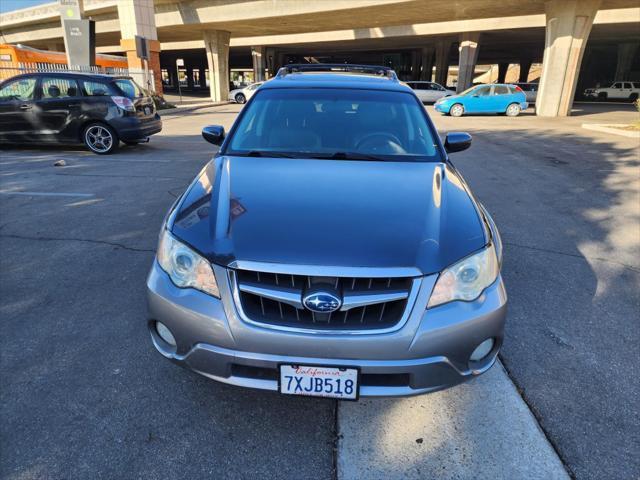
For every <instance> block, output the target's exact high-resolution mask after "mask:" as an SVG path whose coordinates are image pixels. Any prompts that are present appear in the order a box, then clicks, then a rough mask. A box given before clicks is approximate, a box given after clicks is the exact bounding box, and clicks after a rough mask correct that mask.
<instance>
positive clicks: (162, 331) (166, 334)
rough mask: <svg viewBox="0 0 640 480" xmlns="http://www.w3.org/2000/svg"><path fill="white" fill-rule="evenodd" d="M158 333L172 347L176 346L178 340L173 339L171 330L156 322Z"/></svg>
mask: <svg viewBox="0 0 640 480" xmlns="http://www.w3.org/2000/svg"><path fill="white" fill-rule="evenodd" d="M156 331H157V332H158V335H160V338H162V339H163V340H164V341H165V342H167V343H168V344H169V345H171V346H172V347H175V346H176V339H175V338H173V334H172V333H171V330H169V329H168V328H167V327H166V326H165V324H164V323H161V322H156Z"/></svg>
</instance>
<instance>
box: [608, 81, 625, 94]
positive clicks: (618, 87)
mask: <svg viewBox="0 0 640 480" xmlns="http://www.w3.org/2000/svg"><path fill="white" fill-rule="evenodd" d="M608 97H609V98H622V82H616V83H614V84H613V85H611V88H609V91H608Z"/></svg>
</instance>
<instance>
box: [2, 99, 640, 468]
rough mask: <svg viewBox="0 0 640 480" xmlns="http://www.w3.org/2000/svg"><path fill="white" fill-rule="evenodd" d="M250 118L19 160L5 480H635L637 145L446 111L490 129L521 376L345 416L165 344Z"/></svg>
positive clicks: (5, 259)
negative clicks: (157, 283) (181, 274)
mask: <svg viewBox="0 0 640 480" xmlns="http://www.w3.org/2000/svg"><path fill="white" fill-rule="evenodd" d="M239 108H240V107H239V106H237V105H226V106H220V107H213V108H205V109H198V110H194V111H191V112H189V113H187V112H175V113H170V114H168V115H166V116H165V117H164V122H165V123H164V125H165V128H164V131H163V132H162V134H161V135H158V136H154V137H153V138H152V140H151V142H150V143H149V144H147V145H140V146H138V147H123V148H122V151H121V153H119V154H118V155H115V156H109V157H99V156H95V155H91V154H89V153H86V152H84V151H83V150H81V149H67V148H64V149H63V148H60V149H51V148H49V149H47V148H37V147H34V148H27V149H24V148H21V149H19V148H10V149H3V150H0V252H2V255H0V272H1V273H0V318H1V319H2V322H0V381H1V388H0V417H1V422H0V451H1V452H2V455H1V456H0V477H1V478H11V479H48V478H51V479H58V478H68V479H72V478H160V477H161V478H248V477H255V478H296V479H303V478H314V479H325V478H326V479H331V478H345V479H346V478H430V477H435V476H437V477H438V478H478V477H489V476H491V477H494V478H515V477H518V476H519V475H520V476H522V475H524V476H526V477H527V478H566V476H567V474H571V475H575V476H576V477H577V478H580V479H582V478H585V479H588V478H594V479H596V478H633V477H636V476H638V474H639V473H640V464H639V463H638V459H637V452H638V451H639V450H640V438H639V435H640V434H639V431H640V428H639V423H638V418H640V415H638V402H637V398H638V393H639V388H638V387H639V385H638V371H637V370H638V361H637V359H638V358H640V355H639V353H640V352H639V347H638V345H639V344H640V338H639V336H640V334H639V327H638V311H639V309H640V298H639V294H638V292H639V288H638V287H639V286H640V262H639V260H638V259H639V258H640V250H639V249H640V227H639V225H640V218H639V216H640V212H639V208H638V205H639V202H640V196H639V192H640V186H639V185H638V182H639V181H640V180H639V179H640V165H639V161H638V155H639V152H638V145H637V141H634V140H633V139H629V138H624V137H616V138H612V137H610V136H608V135H606V134H600V133H598V132H593V131H588V130H584V129H582V128H581V127H580V124H581V123H585V122H587V121H589V119H590V118H592V116H593V115H594V113H593V111H591V110H589V107H582V108H583V111H582V112H579V113H583V116H582V117H572V118H570V119H552V120H549V119H539V118H537V117H535V116H531V115H524V116H522V117H518V118H515V119H511V118H504V117H474V118H464V117H463V118H460V119H453V118H449V117H440V116H439V115H437V114H434V112H433V110H432V108H431V107H428V110H429V111H430V113H431V115H432V117H433V118H434V120H435V122H436V124H437V126H438V127H439V128H440V129H441V130H442V131H454V130H466V131H469V132H471V133H472V134H473V135H474V145H473V147H472V148H471V149H470V150H469V151H467V152H463V153H460V154H456V155H455V157H454V161H455V163H456V165H457V166H458V167H459V168H460V169H461V170H462V172H463V174H464V175H465V178H466V179H467V181H468V182H469V183H470V185H471V187H472V189H473V191H474V192H475V194H476V195H477V196H478V197H479V199H480V200H481V201H482V202H483V203H484V204H485V205H486V206H487V207H488V209H489V210H490V211H491V212H492V214H493V215H494V218H495V219H496V221H497V223H498V225H499V226H500V228H501V231H502V234H503V239H504V241H505V266H504V276H505V279H506V282H507V287H508V291H509V295H510V312H509V320H508V326H507V338H506V341H505V346H504V349H503V352H502V355H501V359H502V362H503V363H504V368H503V367H502V366H501V365H500V364H498V365H496V367H495V368H494V369H492V370H491V371H490V372H489V373H488V374H487V375H486V376H484V377H480V378H478V379H477V380H475V381H473V382H471V383H469V384H466V385H462V386H459V387H456V388H453V389H450V390H447V391H444V392H439V393H437V394H433V395H427V396H421V397H416V398H411V399H401V400H366V401H361V402H359V403H340V404H338V403H336V402H334V401H329V400H315V399H302V398H291V397H282V396H279V395H277V394H273V393H267V392H255V391H248V390H242V389H237V388H234V387H229V386H226V385H221V384H217V383H214V382H212V381H210V380H207V379H206V378H203V377H200V376H198V375H196V374H194V373H191V372H188V371H185V370H182V369H180V368H178V367H176V366H174V365H173V364H171V363H169V362H167V361H166V360H164V359H163V358H161V357H160V356H159V355H158V354H157V353H156V352H155V351H154V350H153V348H152V346H151V344H150V342H149V339H148V333H147V331H146V326H145V322H144V319H145V308H146V307H145V303H144V298H145V296H144V291H145V286H144V280H145V276H146V273H147V271H148V268H149V266H150V264H151V262H152V260H153V255H154V250H155V244H156V239H157V234H158V230H159V227H160V224H161V221H162V219H163V217H164V214H165V213H166V211H167V209H168V208H169V206H170V205H171V204H172V202H173V201H174V200H175V198H176V197H177V196H178V195H180V193H181V192H182V191H184V189H185V188H186V186H187V185H188V183H189V182H190V180H191V179H192V178H193V177H194V175H195V174H196V173H197V172H198V171H199V169H200V168H201V167H202V166H203V165H204V164H205V163H206V162H207V161H208V159H209V158H210V156H211V155H212V153H213V148H212V146H211V145H209V144H207V143H205V142H204V140H202V138H201V137H200V133H199V131H200V128H201V127H202V126H203V125H205V124H212V123H217V124H223V125H225V126H226V127H227V128H228V127H229V126H230V125H231V123H232V122H233V120H234V119H235V117H236V115H237V112H238V111H239ZM585 108H586V109H587V110H586V111H585V110H584V109H585ZM620 108H623V107H620ZM608 115H610V114H609V113H607V112H600V113H598V114H597V115H595V116H596V117H598V118H597V120H594V123H606V121H603V119H604V120H606V118H608V117H607V116H608ZM615 115H616V118H631V117H632V116H633V113H631V112H625V111H624V110H623V111H621V112H617V113H615ZM59 159H64V160H65V161H66V166H63V167H54V166H53V164H54V162H56V161H57V160H59ZM540 427H541V428H540ZM391 467H393V468H391Z"/></svg>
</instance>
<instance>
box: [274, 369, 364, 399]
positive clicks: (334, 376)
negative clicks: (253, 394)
mask: <svg viewBox="0 0 640 480" xmlns="http://www.w3.org/2000/svg"><path fill="white" fill-rule="evenodd" d="M280 393H284V394H287V395H308V396H311V397H329V398H342V399H345V400H357V399H358V370H357V369H355V368H333V367H318V366H306V365H280Z"/></svg>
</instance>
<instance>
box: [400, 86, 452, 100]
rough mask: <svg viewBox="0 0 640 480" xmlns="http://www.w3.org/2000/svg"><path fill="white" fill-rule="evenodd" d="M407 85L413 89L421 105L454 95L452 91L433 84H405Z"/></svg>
mask: <svg viewBox="0 0 640 480" xmlns="http://www.w3.org/2000/svg"><path fill="white" fill-rule="evenodd" d="M407 85H409V86H410V87H411V88H412V89H413V91H414V92H415V93H416V96H417V97H418V98H419V99H420V101H421V102H422V103H427V102H429V103H432V102H435V101H437V100H440V99H441V98H442V97H448V96H449V95H455V94H456V92H454V91H453V90H448V89H446V88H444V87H443V86H442V85H440V84H438V83H435V82H407Z"/></svg>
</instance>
